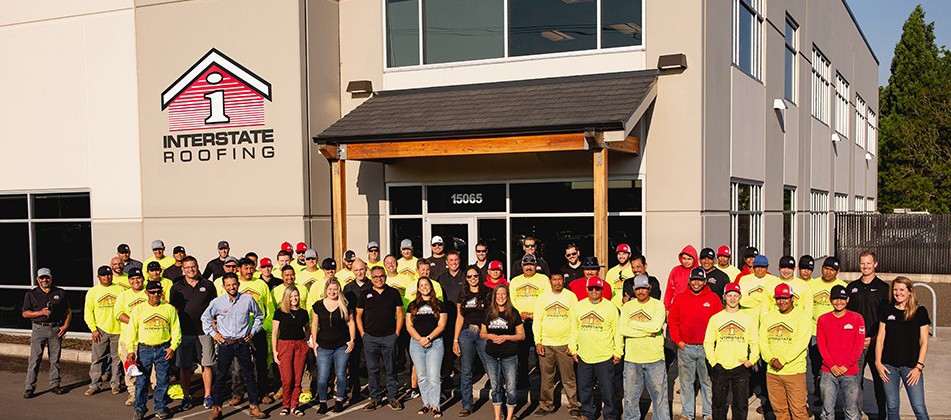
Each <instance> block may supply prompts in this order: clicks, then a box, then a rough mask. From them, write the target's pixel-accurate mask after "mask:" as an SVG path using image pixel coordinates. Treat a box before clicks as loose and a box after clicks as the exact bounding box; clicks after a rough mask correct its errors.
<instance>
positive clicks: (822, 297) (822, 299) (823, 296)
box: [812, 290, 829, 305]
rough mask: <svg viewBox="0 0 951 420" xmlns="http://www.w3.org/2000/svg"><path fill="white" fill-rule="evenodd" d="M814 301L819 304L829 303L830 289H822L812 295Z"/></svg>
mask: <svg viewBox="0 0 951 420" xmlns="http://www.w3.org/2000/svg"><path fill="white" fill-rule="evenodd" d="M812 303H814V304H819V305H829V291H828V290H820V291H819V292H818V293H816V294H814V295H812Z"/></svg>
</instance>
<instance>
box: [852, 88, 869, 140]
mask: <svg viewBox="0 0 951 420" xmlns="http://www.w3.org/2000/svg"><path fill="white" fill-rule="evenodd" d="M867 131H868V124H867V123H866V122H865V101H863V100H862V97H861V96H859V95H855V144H856V145H858V146H859V147H865V133H866V132H867Z"/></svg>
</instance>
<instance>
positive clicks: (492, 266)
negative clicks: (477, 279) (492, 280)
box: [489, 261, 502, 270]
mask: <svg viewBox="0 0 951 420" xmlns="http://www.w3.org/2000/svg"><path fill="white" fill-rule="evenodd" d="M501 269H502V263H501V262H499V261H492V262H490V263H489V270H501Z"/></svg>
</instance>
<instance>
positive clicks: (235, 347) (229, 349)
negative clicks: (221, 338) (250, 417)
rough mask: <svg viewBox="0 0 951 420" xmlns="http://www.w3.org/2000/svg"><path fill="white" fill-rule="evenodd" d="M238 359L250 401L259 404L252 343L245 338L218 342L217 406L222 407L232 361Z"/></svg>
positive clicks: (216, 371)
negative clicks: (226, 342) (228, 342)
mask: <svg viewBox="0 0 951 420" xmlns="http://www.w3.org/2000/svg"><path fill="white" fill-rule="evenodd" d="M235 359H237V361H238V368H239V370H240V371H241V373H242V374H243V375H244V385H245V387H246V388H247V389H248V402H249V403H250V404H251V405H258V404H260V403H261V399H260V398H259V397H258V385H257V382H256V380H255V378H254V365H253V364H252V363H251V344H250V343H245V342H244V341H243V340H242V341H239V342H237V343H230V344H218V366H216V369H215V386H214V391H213V395H214V397H213V398H214V401H215V406H217V407H221V402H222V400H224V392H225V382H226V381H227V380H228V376H230V375H231V362H232V361H234V360H235Z"/></svg>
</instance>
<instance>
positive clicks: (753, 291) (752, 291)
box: [749, 285, 763, 297]
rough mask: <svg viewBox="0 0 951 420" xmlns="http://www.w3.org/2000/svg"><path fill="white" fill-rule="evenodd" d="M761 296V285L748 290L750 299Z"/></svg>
mask: <svg viewBox="0 0 951 420" xmlns="http://www.w3.org/2000/svg"><path fill="white" fill-rule="evenodd" d="M762 294H763V286H762V285H759V286H756V287H753V288H752V289H750V291H749V295H750V296H751V297H752V296H753V295H762Z"/></svg>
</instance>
